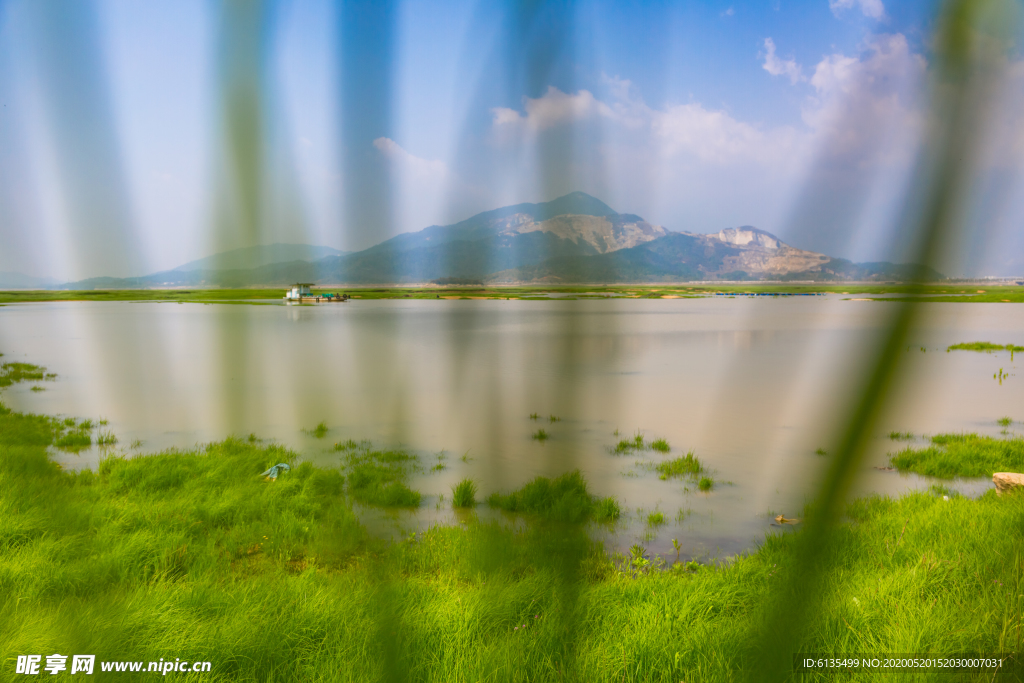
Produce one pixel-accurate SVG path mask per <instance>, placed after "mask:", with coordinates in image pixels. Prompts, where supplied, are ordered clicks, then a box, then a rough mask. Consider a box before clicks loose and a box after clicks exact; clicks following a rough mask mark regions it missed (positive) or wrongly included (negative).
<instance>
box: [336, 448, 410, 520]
mask: <svg viewBox="0 0 1024 683" xmlns="http://www.w3.org/2000/svg"><path fill="white" fill-rule="evenodd" d="M417 462H418V458H417V457H416V456H415V455H413V454H411V453H407V452H405V451H400V450H374V449H373V448H372V446H371V445H370V444H368V443H366V444H365V445H362V446H360V448H358V449H356V450H350V451H348V452H347V453H346V455H345V458H344V467H345V472H346V474H347V476H348V493H349V495H350V496H351V497H352V499H353V500H355V501H356V502H358V503H362V504H363V505H375V506H378V507H408V508H415V507H419V504H420V500H421V496H420V493H419V491H414V490H412V489H410V488H409V486H408V485H407V481H408V478H409V474H411V473H412V472H413V471H414V470H416V469H417Z"/></svg>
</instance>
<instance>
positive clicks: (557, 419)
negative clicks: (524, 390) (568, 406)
mask: <svg viewBox="0 0 1024 683" xmlns="http://www.w3.org/2000/svg"><path fill="white" fill-rule="evenodd" d="M548 421H549V422H561V421H562V418H560V417H558V416H557V415H550V416H548Z"/></svg>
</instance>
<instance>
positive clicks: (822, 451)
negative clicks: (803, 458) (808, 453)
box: [814, 448, 828, 456]
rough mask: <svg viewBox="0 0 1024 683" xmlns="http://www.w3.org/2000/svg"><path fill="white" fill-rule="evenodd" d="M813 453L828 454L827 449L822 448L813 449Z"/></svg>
mask: <svg viewBox="0 0 1024 683" xmlns="http://www.w3.org/2000/svg"><path fill="white" fill-rule="evenodd" d="M814 454H815V455H821V456H825V455H828V451H826V450H825V449H824V448H815V449H814Z"/></svg>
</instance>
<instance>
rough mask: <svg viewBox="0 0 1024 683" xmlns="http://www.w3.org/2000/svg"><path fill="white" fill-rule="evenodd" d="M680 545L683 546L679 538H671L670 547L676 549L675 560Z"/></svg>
mask: <svg viewBox="0 0 1024 683" xmlns="http://www.w3.org/2000/svg"><path fill="white" fill-rule="evenodd" d="M682 547H683V546H681V545H680V544H679V539H678V538H673V539H672V549H673V550H675V551H676V562H678V561H679V551H680V550H682Z"/></svg>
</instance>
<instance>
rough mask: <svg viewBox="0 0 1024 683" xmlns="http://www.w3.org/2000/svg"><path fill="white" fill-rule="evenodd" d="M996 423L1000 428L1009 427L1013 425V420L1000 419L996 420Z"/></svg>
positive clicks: (1009, 418)
mask: <svg viewBox="0 0 1024 683" xmlns="http://www.w3.org/2000/svg"><path fill="white" fill-rule="evenodd" d="M996 423H997V424H998V425H999V426H1000V427H1009V426H1010V425H1012V424H1013V418H1011V417H1001V418H999V419H998V420H996Z"/></svg>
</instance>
